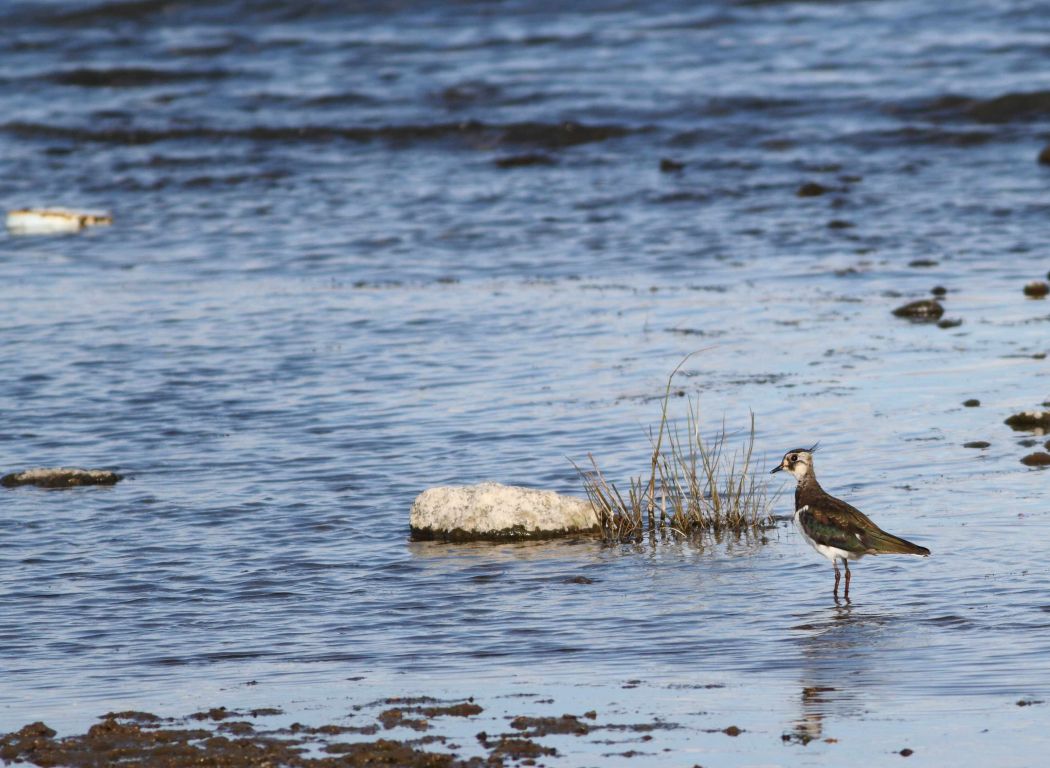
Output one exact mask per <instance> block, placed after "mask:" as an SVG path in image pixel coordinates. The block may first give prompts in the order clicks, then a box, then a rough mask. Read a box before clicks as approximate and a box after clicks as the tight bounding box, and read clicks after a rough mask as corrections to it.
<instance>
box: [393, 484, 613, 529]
mask: <svg viewBox="0 0 1050 768" xmlns="http://www.w3.org/2000/svg"><path fill="white" fill-rule="evenodd" d="M409 524H410V525H411V527H412V535H413V536H414V537H416V538H422V539H449V540H452V541H465V540H471V539H497V540H499V539H529V538H548V537H552V536H564V535H568V534H573V533H584V532H588V531H591V530H593V529H594V528H595V527H596V519H595V514H594V510H593V509H592V508H591V505H590V502H588V501H586V500H585V499H578V498H576V497H574V496H562V495H561V494H557V493H554V492H553V491H539V490H535V489H533V488H520V487H518V486H513V485H500V484H499V483H481V484H480V485H466V486H442V487H438V488H428V489H427V490H425V491H423V493H421V494H419V496H417V497H416V500H415V503H414V504H412V513H411V515H410V517H409Z"/></svg>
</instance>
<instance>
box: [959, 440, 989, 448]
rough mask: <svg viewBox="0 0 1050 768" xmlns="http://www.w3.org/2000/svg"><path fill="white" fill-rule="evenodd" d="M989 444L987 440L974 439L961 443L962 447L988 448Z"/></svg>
mask: <svg viewBox="0 0 1050 768" xmlns="http://www.w3.org/2000/svg"><path fill="white" fill-rule="evenodd" d="M989 446H991V443H989V442H988V441H987V440H974V441H972V442H969V443H963V448H988V447H989Z"/></svg>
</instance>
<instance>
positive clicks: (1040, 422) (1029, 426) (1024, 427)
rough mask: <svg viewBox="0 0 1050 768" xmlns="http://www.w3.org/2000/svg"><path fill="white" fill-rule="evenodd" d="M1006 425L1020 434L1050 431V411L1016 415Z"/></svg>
mask: <svg viewBox="0 0 1050 768" xmlns="http://www.w3.org/2000/svg"><path fill="white" fill-rule="evenodd" d="M1004 423H1005V424H1006V426H1008V427H1010V428H1011V429H1014V430H1017V431H1018V432H1021V431H1037V430H1050V411H1022V412H1021V413H1015V414H1014V415H1013V416H1011V417H1010V418H1008V419H1007V420H1006V421H1005V422H1004Z"/></svg>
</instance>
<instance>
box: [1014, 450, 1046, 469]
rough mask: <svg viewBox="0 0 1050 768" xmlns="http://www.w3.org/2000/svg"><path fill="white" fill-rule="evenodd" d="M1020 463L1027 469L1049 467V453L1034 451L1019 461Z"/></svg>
mask: <svg viewBox="0 0 1050 768" xmlns="http://www.w3.org/2000/svg"><path fill="white" fill-rule="evenodd" d="M1021 463H1022V464H1024V465H1025V466H1027V467H1050V453H1046V452H1045V451H1036V452H1035V453H1030V454H1028V455H1027V456H1025V457H1024V458H1023V459H1021Z"/></svg>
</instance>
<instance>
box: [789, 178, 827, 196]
mask: <svg viewBox="0 0 1050 768" xmlns="http://www.w3.org/2000/svg"><path fill="white" fill-rule="evenodd" d="M827 191H828V188H827V187H825V186H824V185H823V184H817V182H815V181H807V182H806V183H805V184H803V185H802V186H801V187H799V188H798V191H797V192H795V194H796V195H798V196H799V197H819V196H820V195H823V194H824V193H825V192H827Z"/></svg>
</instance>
